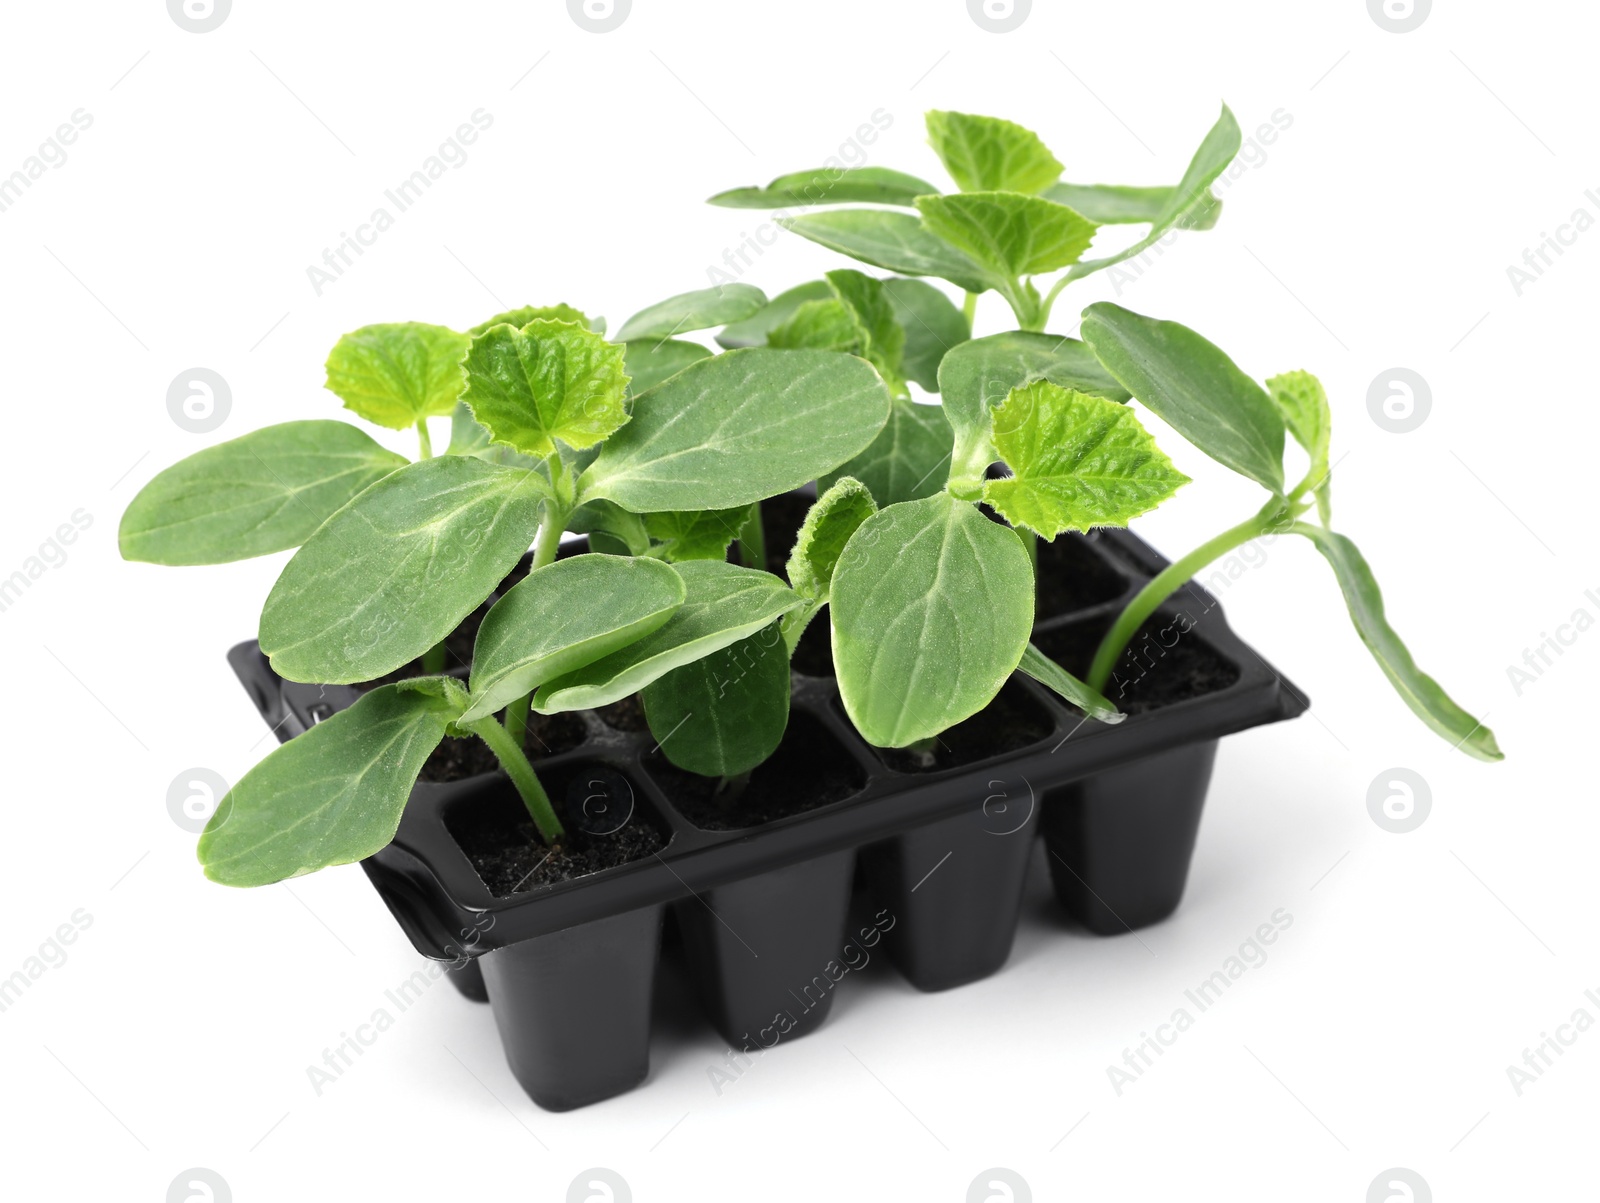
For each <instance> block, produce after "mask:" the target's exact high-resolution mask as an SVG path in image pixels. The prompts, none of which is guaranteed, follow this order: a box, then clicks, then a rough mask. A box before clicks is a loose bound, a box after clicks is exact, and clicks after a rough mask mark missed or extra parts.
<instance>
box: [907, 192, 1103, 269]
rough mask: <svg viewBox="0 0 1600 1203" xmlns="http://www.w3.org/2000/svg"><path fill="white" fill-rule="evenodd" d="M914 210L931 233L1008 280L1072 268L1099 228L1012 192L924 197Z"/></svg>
mask: <svg viewBox="0 0 1600 1203" xmlns="http://www.w3.org/2000/svg"><path fill="white" fill-rule="evenodd" d="M917 210H918V212H920V213H921V214H922V220H923V221H924V222H926V223H927V226H928V229H929V230H930V231H932V232H933V233H934V234H936V235H937V236H938V237H940V238H942V239H944V240H945V241H946V242H948V243H951V244H952V245H954V246H955V247H957V248H959V249H960V250H962V251H964V252H966V253H967V254H968V255H970V256H971V257H972V258H973V259H974V260H976V261H977V262H978V263H980V264H982V265H983V266H984V267H985V268H987V269H988V271H989V272H990V273H992V274H993V275H996V276H1000V277H1005V278H1008V279H1012V278H1016V277H1018V276H1033V275H1038V274H1040V273H1041V272H1053V271H1055V270H1056V269H1057V268H1062V267H1066V266H1068V265H1069V264H1072V263H1076V262H1077V261H1078V259H1079V258H1080V257H1081V256H1082V255H1083V252H1084V251H1086V250H1087V249H1088V248H1089V243H1090V242H1091V241H1092V240H1093V238H1094V232H1095V230H1096V229H1098V228H1099V227H1097V226H1096V225H1095V224H1094V222H1092V221H1090V220H1089V219H1088V218H1086V217H1084V216H1083V215H1082V214H1081V213H1078V212H1076V211H1075V210H1072V209H1069V208H1067V207H1066V206H1065V205H1058V204H1056V202H1055V201H1048V200H1045V199H1044V198H1043V197H1042V196H1023V195H1021V194H1019V193H1016V192H964V193H960V194H957V195H954V196H923V197H919V198H918V199H917Z"/></svg>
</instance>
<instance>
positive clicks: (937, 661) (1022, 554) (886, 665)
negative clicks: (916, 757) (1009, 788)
mask: <svg viewBox="0 0 1600 1203" xmlns="http://www.w3.org/2000/svg"><path fill="white" fill-rule="evenodd" d="M830 613H831V615H832V619H833V662H834V668H835V671H836V673H837V675H838V681H839V692H840V694H841V695H842V697H843V699H844V705H845V709H846V711H848V713H849V715H850V719H851V721H852V722H854V723H855V725H856V730H858V731H860V732H861V734H862V736H863V737H864V738H865V739H866V740H867V741H868V742H869V743H873V744H877V745H878V746H880V747H890V748H898V747H904V746H905V745H906V744H909V743H913V742H914V741H916V740H919V739H925V738H927V737H928V736H931V735H937V734H938V733H939V732H940V731H943V730H944V729H945V728H946V727H949V726H952V725H954V724H955V723H958V722H960V721H961V720H962V719H964V718H967V717H969V716H971V715H973V714H976V713H977V712H978V711H979V710H981V709H983V707H985V706H987V705H988V704H989V702H990V701H991V700H993V698H994V696H995V694H996V693H998V692H999V690H1000V686H1001V685H1003V684H1005V680H1006V678H1007V677H1008V676H1010V675H1011V673H1012V672H1013V671H1014V670H1015V669H1016V667H1017V665H1018V663H1019V662H1020V661H1021V659H1022V653H1023V651H1024V650H1025V649H1026V648H1027V646H1028V634H1029V632H1030V630H1031V629H1032V627H1033V566H1032V565H1031V564H1030V563H1029V562H1028V553H1027V552H1026V551H1024V550H1023V546H1022V541H1021V540H1020V539H1018V538H1017V535H1016V532H1015V531H1011V530H1008V529H1006V528H1005V527H1003V526H1000V525H997V524H996V523H993V522H990V521H989V520H988V519H987V518H985V517H984V516H983V514H982V513H980V512H979V511H978V509H977V507H976V506H973V505H969V504H967V503H966V502H964V501H957V500H956V499H955V498H954V497H951V496H950V495H949V494H948V493H938V494H935V495H934V496H932V497H926V498H924V499H923V500H921V501H908V502H906V503H904V504H902V505H896V506H891V507H890V508H889V509H886V510H879V511H878V513H877V514H875V515H873V516H872V517H871V518H869V519H867V521H865V522H863V523H862V524H861V526H859V527H858V528H857V529H856V533H855V534H854V535H852V536H851V537H850V542H849V543H848V544H846V545H845V550H844V555H843V556H842V557H840V560H839V564H838V567H837V568H836V569H835V570H834V574H833V590H832V598H831V605H830Z"/></svg>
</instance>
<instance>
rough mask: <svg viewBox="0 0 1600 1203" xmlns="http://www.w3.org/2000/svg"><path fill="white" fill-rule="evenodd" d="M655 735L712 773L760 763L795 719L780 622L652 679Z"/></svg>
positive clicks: (671, 754)
mask: <svg viewBox="0 0 1600 1203" xmlns="http://www.w3.org/2000/svg"><path fill="white" fill-rule="evenodd" d="M639 696H640V697H641V698H642V699H643V701H644V713H645V718H646V719H647V720H648V721H649V723H650V733H651V734H652V735H654V736H655V738H656V743H657V745H658V746H659V747H660V749H661V751H662V752H663V753H665V754H666V757H667V759H668V760H670V761H672V763H673V764H675V765H677V766H678V767H679V768H680V769H687V770H688V771H689V772H691V773H699V774H701V775H702V776H705V777H731V776H734V775H735V774H737V773H746V772H749V771H750V770H751V769H753V768H755V767H756V765H758V764H760V763H761V762H762V761H763V760H765V759H766V758H767V757H768V756H771V755H772V753H773V752H775V751H777V748H778V745H779V744H780V743H782V742H783V732H784V729H785V728H786V727H787V726H788V725H789V653H788V649H787V648H785V647H784V643H783V639H782V638H781V637H780V636H779V634H778V629H777V627H776V625H769V626H766V627H764V628H762V629H761V630H760V631H758V632H757V633H756V634H754V635H750V636H748V637H746V638H744V639H741V640H739V642H737V643H731V644H729V645H728V646H727V647H725V648H723V649H722V650H721V651H716V652H712V653H711V654H710V655H709V656H705V657H703V658H701V659H699V660H696V661H694V662H693V663H692V664H685V665H684V666H683V667H681V668H675V669H673V670H672V671H671V672H669V673H667V674H666V675H665V676H663V677H660V678H658V679H657V680H655V681H652V682H651V683H650V684H649V685H646V686H645V687H644V689H643V690H642V691H641V692H640V695H639Z"/></svg>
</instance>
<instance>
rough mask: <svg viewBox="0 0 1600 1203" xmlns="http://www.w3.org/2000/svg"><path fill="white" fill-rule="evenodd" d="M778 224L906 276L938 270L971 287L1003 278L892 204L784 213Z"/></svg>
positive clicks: (992, 284) (975, 289)
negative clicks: (798, 214) (871, 207)
mask: <svg viewBox="0 0 1600 1203" xmlns="http://www.w3.org/2000/svg"><path fill="white" fill-rule="evenodd" d="M778 224H779V225H780V226H782V227H783V228H784V229H786V230H792V231H794V232H795V233H796V234H799V235H800V236H801V237H802V238H809V239H810V240H811V241H812V242H815V243H818V244H820V245H822V246H825V247H827V248H828V249H829V250H834V251H838V252H839V253H840V254H841V255H849V256H850V258H852V259H859V260H861V262H863V263H870V264H872V265H873V266H874V267H886V268H888V269H889V270H890V271H894V272H900V273H901V274H902V275H907V276H938V277H940V278H941V279H945V280H949V281H950V282H951V283H952V284H958V285H960V286H961V287H962V288H964V289H966V290H967V291H968V292H983V291H985V290H986V289H990V288H994V287H996V286H997V285H999V284H1002V283H1004V281H1002V280H999V279H997V278H996V277H995V276H994V275H993V273H991V272H990V271H989V270H988V269H986V268H984V267H983V266H982V265H981V264H979V263H978V262H977V261H976V260H974V259H973V258H972V257H971V256H970V255H968V254H966V253H965V252H963V251H961V250H958V249H957V248H955V247H953V246H951V245H950V244H949V243H948V242H945V241H944V240H943V239H942V238H939V237H936V236H935V235H934V234H932V233H931V232H930V231H929V230H928V229H927V227H925V226H924V225H923V224H922V219H921V218H920V217H917V216H914V215H912V214H910V213H896V212H894V211H893V210H889V209H836V210H832V211H829V210H824V211H822V212H820V213H802V214H801V215H800V216H799V217H785V218H780V219H779V220H778Z"/></svg>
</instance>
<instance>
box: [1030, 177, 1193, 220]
mask: <svg viewBox="0 0 1600 1203" xmlns="http://www.w3.org/2000/svg"><path fill="white" fill-rule="evenodd" d="M1173 191H1174V190H1173V189H1172V188H1167V187H1159V186H1158V187H1154V188H1141V187H1129V186H1126V185H1122V184H1052V185H1051V186H1050V187H1048V188H1046V189H1045V190H1044V196H1045V198H1046V199H1047V200H1053V201H1055V202H1056V203H1058V204H1062V205H1066V206H1067V208H1069V209H1076V210H1077V211H1078V212H1079V213H1082V214H1083V215H1084V216H1085V217H1087V218H1088V219H1089V220H1090V221H1092V222H1096V223H1098V224H1100V225H1103V226H1109V225H1137V224H1142V223H1145V222H1153V221H1155V220H1156V218H1158V217H1160V216H1161V214H1162V213H1163V212H1165V211H1166V209H1167V206H1168V205H1169V204H1170V203H1171V201H1172V194H1173ZM1221 213H1222V202H1221V201H1220V200H1218V199H1217V198H1216V197H1215V196H1213V195H1211V193H1210V192H1209V191H1208V192H1206V193H1205V194H1204V195H1203V196H1202V197H1201V198H1200V200H1199V201H1198V202H1197V203H1196V204H1195V206H1194V207H1193V209H1191V210H1190V211H1189V212H1188V213H1186V214H1185V216H1184V217H1183V218H1180V219H1179V221H1178V223H1177V225H1178V228H1179V229H1185V230H1209V229H1211V227H1213V226H1214V225H1216V224H1217V218H1218V217H1219V216H1220V215H1221Z"/></svg>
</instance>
